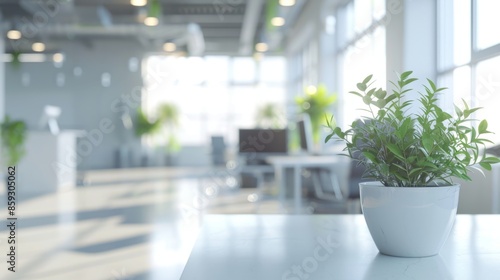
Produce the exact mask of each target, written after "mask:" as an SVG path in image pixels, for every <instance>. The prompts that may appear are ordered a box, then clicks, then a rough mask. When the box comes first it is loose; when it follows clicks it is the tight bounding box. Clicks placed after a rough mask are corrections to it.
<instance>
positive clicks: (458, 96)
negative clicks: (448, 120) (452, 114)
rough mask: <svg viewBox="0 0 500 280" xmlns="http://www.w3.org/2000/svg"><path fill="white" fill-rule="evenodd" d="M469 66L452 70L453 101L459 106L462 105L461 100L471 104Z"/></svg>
mask: <svg viewBox="0 0 500 280" xmlns="http://www.w3.org/2000/svg"><path fill="white" fill-rule="evenodd" d="M470 76H471V75H470V67H469V66H464V67H460V68H457V69H455V70H454V71H453V89H452V90H453V91H452V92H453V103H454V104H455V105H457V106H459V107H461V106H462V104H463V101H462V99H463V100H465V102H467V104H469V105H470V104H471V101H472V95H471V84H472V83H471V80H470Z"/></svg>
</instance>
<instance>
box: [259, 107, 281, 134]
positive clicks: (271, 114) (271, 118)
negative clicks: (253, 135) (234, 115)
mask: <svg viewBox="0 0 500 280" xmlns="http://www.w3.org/2000/svg"><path fill="white" fill-rule="evenodd" d="M284 115H285V114H284V112H283V110H282V108H281V107H280V106H278V105H277V104H274V103H267V104H264V105H262V106H261V107H259V109H258V110H257V114H256V122H257V127H262V128H274V129H280V128H283V127H284V126H285V116H284Z"/></svg>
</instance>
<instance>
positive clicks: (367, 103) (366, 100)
mask: <svg viewBox="0 0 500 280" xmlns="http://www.w3.org/2000/svg"><path fill="white" fill-rule="evenodd" d="M363 102H364V103H365V104H366V105H370V104H371V103H372V99H371V98H370V96H368V95H365V96H364V97H363Z"/></svg>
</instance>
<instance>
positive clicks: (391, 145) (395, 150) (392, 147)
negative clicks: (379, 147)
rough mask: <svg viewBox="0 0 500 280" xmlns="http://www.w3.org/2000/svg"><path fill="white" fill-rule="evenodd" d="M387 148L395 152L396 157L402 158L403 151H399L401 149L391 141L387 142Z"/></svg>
mask: <svg viewBox="0 0 500 280" xmlns="http://www.w3.org/2000/svg"><path fill="white" fill-rule="evenodd" d="M386 146H387V148H388V149H389V150H390V151H391V152H392V153H393V154H395V155H396V156H397V157H399V158H401V159H404V157H403V152H402V151H401V149H400V148H399V147H398V146H396V145H395V144H393V143H387V144H386Z"/></svg>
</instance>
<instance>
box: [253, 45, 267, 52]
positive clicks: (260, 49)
mask: <svg viewBox="0 0 500 280" xmlns="http://www.w3.org/2000/svg"><path fill="white" fill-rule="evenodd" d="M255 50H256V51H258V52H265V51H267V44H266V43H258V44H256V45H255Z"/></svg>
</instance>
